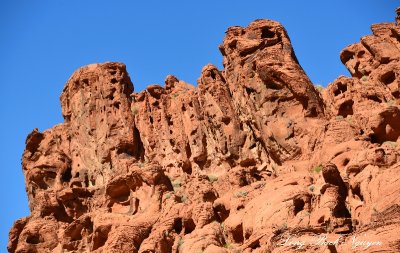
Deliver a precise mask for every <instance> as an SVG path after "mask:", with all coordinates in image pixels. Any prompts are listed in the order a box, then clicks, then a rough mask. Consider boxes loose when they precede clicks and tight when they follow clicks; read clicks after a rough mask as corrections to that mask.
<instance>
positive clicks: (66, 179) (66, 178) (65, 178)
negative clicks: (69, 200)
mask: <svg viewBox="0 0 400 253" xmlns="http://www.w3.org/2000/svg"><path fill="white" fill-rule="evenodd" d="M71 178H72V174H71V167H68V168H67V169H66V170H65V171H64V173H63V174H62V175H61V181H62V182H63V183H68V182H69V181H70V180H71Z"/></svg>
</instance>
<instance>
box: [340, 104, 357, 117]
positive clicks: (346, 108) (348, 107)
mask: <svg viewBox="0 0 400 253" xmlns="http://www.w3.org/2000/svg"><path fill="white" fill-rule="evenodd" d="M353 104H354V102H353V100H349V101H346V102H344V103H343V104H341V105H340V107H339V112H338V115H340V116H343V118H346V117H347V116H348V115H353Z"/></svg>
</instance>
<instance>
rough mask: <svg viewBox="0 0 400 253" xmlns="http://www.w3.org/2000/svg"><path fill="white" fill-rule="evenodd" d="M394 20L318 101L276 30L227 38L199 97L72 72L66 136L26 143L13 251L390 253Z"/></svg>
mask: <svg viewBox="0 0 400 253" xmlns="http://www.w3.org/2000/svg"><path fill="white" fill-rule="evenodd" d="M397 13H398V15H400V9H399V10H398V12H397ZM399 22H400V18H399V16H398V17H397V24H396V23H383V24H377V25H373V26H372V33H373V35H368V36H365V37H362V38H361V42H360V43H356V44H353V45H351V46H349V47H347V48H345V49H344V50H343V51H342V53H341V55H340V59H341V60H342V62H343V63H344V64H345V65H346V67H347V68H348V69H349V71H350V73H351V75H352V77H350V78H349V77H344V76H341V77H339V78H338V79H336V80H335V81H334V82H333V83H331V84H330V85H329V86H328V87H327V88H326V89H323V90H318V89H317V88H316V87H314V86H313V84H312V82H311V81H310V79H309V78H308V77H307V75H306V74H305V73H304V71H303V69H302V68H301V66H300V65H299V63H298V61H297V59H296V56H295V54H294V52H293V48H292V45H291V43H290V40H289V37H288V35H287V32H286V30H285V29H284V28H283V27H282V25H281V24H279V23H278V22H275V21H271V20H256V21H254V22H252V23H251V24H250V25H249V26H248V27H246V28H242V27H238V26H235V27H231V28H229V29H228V31H227V32H226V36H225V39H224V41H223V44H222V45H220V47H219V49H220V51H221V53H222V55H223V57H224V61H223V65H224V70H218V69H217V68H216V67H215V66H213V65H211V64H210V65H207V66H205V67H204V68H203V70H202V72H201V76H200V78H199V79H198V86H197V87H194V86H192V85H190V84H187V83H185V82H184V81H181V80H178V79H177V78H176V77H174V76H168V77H167V78H166V80H165V85H164V87H162V86H159V85H150V86H149V87H148V88H147V89H146V90H144V91H142V92H139V93H135V92H134V90H133V85H132V83H131V81H130V78H129V75H128V73H127V72H126V68H125V66H124V65H123V64H121V63H104V64H92V65H89V66H86V67H82V68H80V69H79V70H77V71H76V72H75V73H74V74H73V75H72V77H71V78H70V79H69V80H68V82H67V83H66V85H65V88H64V90H63V92H62V95H61V105H62V113H63V116H64V119H65V122H64V123H62V124H59V125H57V126H54V127H53V128H51V129H49V130H46V131H44V132H43V133H41V132H39V131H38V130H34V131H33V132H32V133H30V134H29V136H28V137H27V140H26V149H25V152H24V154H23V158H22V168H23V172H24V175H25V180H26V191H27V193H28V197H29V206H30V209H31V215H30V216H28V217H25V218H22V219H19V220H17V221H16V222H15V224H14V226H13V227H12V229H11V231H10V234H9V244H8V250H9V252H19V253H22V252H110V253H114V252H115V253H117V252H141V253H145V252H146V253H149V252H163V253H166V252H184V253H186V252H189V253H191V252H193V253H197V252H204V253H223V252H298V251H303V252H399V251H400V226H399V225H400V198H399V197H400V195H399V193H400V173H399V166H400V162H399V160H400V153H399V151H400V148H399V142H400V140H399V136H400V110H399V106H398V101H400V92H399V84H400V24H399Z"/></svg>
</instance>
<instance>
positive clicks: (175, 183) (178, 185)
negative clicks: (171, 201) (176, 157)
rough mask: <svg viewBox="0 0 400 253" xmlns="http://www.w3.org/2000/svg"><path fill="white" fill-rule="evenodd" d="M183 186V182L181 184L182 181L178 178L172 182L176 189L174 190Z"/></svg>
mask: <svg viewBox="0 0 400 253" xmlns="http://www.w3.org/2000/svg"><path fill="white" fill-rule="evenodd" d="M181 185H182V182H181V180H180V179H179V178H177V179H176V180H174V181H173V182H172V187H173V188H174V190H176V189H178V188H180V187H181Z"/></svg>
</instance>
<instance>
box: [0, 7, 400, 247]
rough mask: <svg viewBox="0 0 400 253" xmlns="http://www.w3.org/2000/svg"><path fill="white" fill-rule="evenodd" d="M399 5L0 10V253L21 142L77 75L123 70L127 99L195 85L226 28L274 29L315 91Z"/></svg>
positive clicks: (51, 113) (56, 118)
mask: <svg viewBox="0 0 400 253" xmlns="http://www.w3.org/2000/svg"><path fill="white" fill-rule="evenodd" d="M396 5H398V1H395V0H384V1H379V0H376V1H368V0H364V1H361V0H356V1H348V0H339V1H338V0H335V1H321V0H319V1H294V0H293V1H282V0H274V1H267V0H260V1H246V2H245V1H235V0H230V1H219V0H214V1H210V0H203V1H196V2H195V1H187V0H186V1H165V0H164V1H161V0H160V1H154V0H146V1H128V0H126V1H123V0H118V1H99V0H97V1H93V0H85V1H82V0H79V1H78V0H57V1H54V0H52V1H19V0H13V1H1V2H0V78H1V81H0V89H1V92H0V96H1V97H0V106H1V107H0V108H1V109H0V119H1V124H0V137H1V138H0V141H1V142H0V143H1V144H0V163H1V165H0V166H1V168H0V194H1V195H0V196H1V200H0V252H6V249H5V247H6V244H7V241H8V231H9V229H10V227H11V225H12V224H13V221H14V220H16V219H17V218H20V217H23V216H27V215H28V214H29V209H28V204H27V197H26V193H25V185H24V178H23V174H22V169H21V155H22V153H23V150H24V147H25V138H26V136H27V134H28V133H29V132H30V131H32V129H34V128H36V127H37V128H39V130H40V131H43V130H45V129H47V128H50V127H52V126H53V125H55V124H58V123H61V122H62V121H63V119H62V117H61V108H60V103H59V96H60V94H61V91H62V89H63V86H64V84H65V82H66V81H67V79H68V78H69V76H70V75H71V74H72V73H73V72H74V71H75V70H76V69H77V68H79V67H80V66H83V65H86V64H90V63H96V62H105V61H120V62H123V63H125V64H126V65H127V69H128V71H129V73H130V76H131V79H132V82H133V83H134V85H135V90H136V91H139V90H143V89H144V88H145V87H146V86H147V85H149V84H154V83H157V84H163V81H164V78H165V77H166V76H167V75H168V74H174V75H176V76H177V77H178V78H179V79H182V80H185V81H186V82H189V83H192V84H196V79H197V78H198V77H199V75H200V71H201V69H202V67H203V66H204V65H206V64H207V63H213V64H215V65H216V66H218V67H219V68H222V57H221V55H220V53H219V50H218V45H219V44H220V43H221V42H222V39H223V36H224V32H225V31H226V29H227V28H228V27H229V26H233V25H240V26H247V25H248V24H249V23H250V22H251V21H253V20H254V19H259V18H267V19H273V20H277V21H279V22H281V23H282V24H283V25H284V26H285V27H286V29H287V31H288V33H289V36H290V38H291V40H292V44H293V46H294V49H295V52H296V55H297V58H298V60H299V61H300V64H301V65H302V66H303V68H304V70H305V71H306V73H307V74H308V76H309V77H310V78H311V80H312V81H313V82H314V83H315V84H322V85H324V86H326V85H327V84H329V83H330V82H332V81H333V80H334V79H335V78H336V77H338V76H339V75H342V74H344V75H348V72H347V71H346V69H345V68H344V67H343V66H342V64H341V62H340V60H339V52H340V51H341V50H342V49H343V48H344V47H345V46H347V45H349V44H351V43H355V42H358V41H359V39H360V37H361V36H363V35H367V34H370V29H369V27H370V25H371V24H373V23H379V22H393V21H394V17H395V12H394V10H395V7H396Z"/></svg>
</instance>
